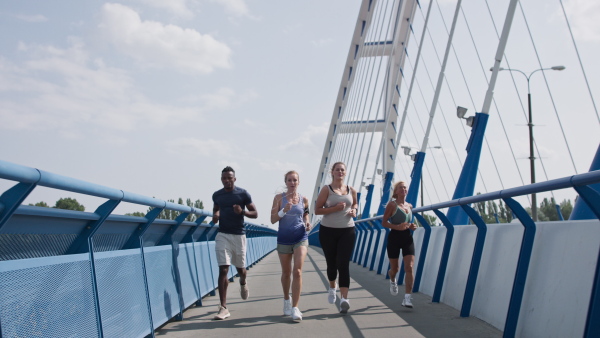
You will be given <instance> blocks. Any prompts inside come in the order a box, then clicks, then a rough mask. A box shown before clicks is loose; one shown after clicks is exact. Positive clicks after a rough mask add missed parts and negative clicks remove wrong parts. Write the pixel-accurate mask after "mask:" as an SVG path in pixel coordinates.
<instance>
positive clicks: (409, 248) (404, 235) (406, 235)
mask: <svg viewBox="0 0 600 338" xmlns="http://www.w3.org/2000/svg"><path fill="white" fill-rule="evenodd" d="M400 250H402V257H404V256H408V255H413V256H414V255H415V243H414V242H413V238H412V235H411V233H410V230H408V229H407V230H403V231H399V230H390V233H389V235H388V243H387V254H388V258H391V259H398V258H400Z"/></svg>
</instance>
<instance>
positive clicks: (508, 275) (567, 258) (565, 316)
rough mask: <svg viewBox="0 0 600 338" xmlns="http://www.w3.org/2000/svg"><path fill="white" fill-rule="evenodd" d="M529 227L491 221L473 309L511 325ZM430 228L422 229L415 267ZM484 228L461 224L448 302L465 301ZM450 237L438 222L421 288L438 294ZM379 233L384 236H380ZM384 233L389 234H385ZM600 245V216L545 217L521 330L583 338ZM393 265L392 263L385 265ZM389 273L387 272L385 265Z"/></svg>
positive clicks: (446, 282)
mask: <svg viewBox="0 0 600 338" xmlns="http://www.w3.org/2000/svg"><path fill="white" fill-rule="evenodd" d="M523 232H524V228H523V226H522V225H521V223H519V222H516V223H510V224H505V223H504V224H489V225H488V229H487V236H486V240H485V245H484V249H483V254H482V258H481V265H480V269H479V276H478V279H477V284H476V287H475V293H474V296H473V304H472V307H471V315H472V316H475V317H478V318H480V319H482V320H484V321H486V322H488V323H490V324H491V325H493V326H495V327H497V328H498V329H500V330H503V329H504V324H505V321H506V314H507V312H508V305H509V302H510V296H511V292H512V287H513V282H514V278H515V271H516V268H517V261H518V258H519V252H520V249H521V242H522V238H523ZM424 233H425V232H424V229H423V228H419V229H417V231H415V233H414V237H413V238H414V241H415V248H416V252H415V254H416V256H415V271H416V269H417V268H418V262H419V256H420V252H421V246H422V242H423V235H424ZM476 235H477V228H476V227H475V226H474V225H463V226H456V227H455V228H454V238H453V243H452V248H451V250H450V256H449V258H448V266H447V270H446V278H445V280H444V287H443V288H442V294H441V301H442V302H443V303H445V304H448V305H450V306H452V307H454V308H456V309H458V310H460V309H461V307H462V302H463V297H464V292H465V286H466V283H467V277H468V274H469V269H470V266H471V258H472V256H473V248H474V245H475V238H476ZM445 237H446V228H445V227H433V228H432V231H431V239H430V242H429V247H428V250H427V257H426V261H425V263H424V266H425V269H424V270H423V274H422V278H421V285H420V289H419V292H421V293H424V294H427V295H429V296H433V292H434V289H435V283H436V279H437V275H438V271H439V265H440V260H441V255H442V250H443V247H444V240H445ZM374 239H376V236H375V237H374ZM382 240H383V239H382ZM599 250H600V221H598V220H586V221H564V222H540V223H537V227H536V235H535V241H534V246H533V252H532V256H531V262H530V264H529V271H528V274H527V282H526V284H525V290H524V296H523V303H522V305H521V311H520V315H519V323H518V326H517V336H520V337H581V336H582V335H583V333H584V326H585V321H586V318H587V311H588V306H589V301H590V296H591V288H592V283H593V279H594V272H595V269H596V264H597V260H598V252H599ZM386 267H387V260H386V265H385V266H384V270H385V268H386ZM383 273H386V271H383Z"/></svg>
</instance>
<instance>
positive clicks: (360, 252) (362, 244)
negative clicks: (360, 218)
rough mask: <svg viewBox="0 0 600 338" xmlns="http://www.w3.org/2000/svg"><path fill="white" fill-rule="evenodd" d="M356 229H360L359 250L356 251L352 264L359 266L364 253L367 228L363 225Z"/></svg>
mask: <svg viewBox="0 0 600 338" xmlns="http://www.w3.org/2000/svg"><path fill="white" fill-rule="evenodd" d="M358 228H359V229H360V239H359V241H360V249H359V250H356V251H357V252H358V255H357V257H356V258H355V259H354V263H357V264H359V265H360V262H361V261H362V258H363V255H364V253H365V244H367V226H366V225H363V224H359V225H358Z"/></svg>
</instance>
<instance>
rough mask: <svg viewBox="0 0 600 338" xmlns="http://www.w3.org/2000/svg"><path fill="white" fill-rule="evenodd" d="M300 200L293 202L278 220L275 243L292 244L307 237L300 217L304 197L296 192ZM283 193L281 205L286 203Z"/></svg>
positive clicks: (302, 212) (302, 210)
mask: <svg viewBox="0 0 600 338" xmlns="http://www.w3.org/2000/svg"><path fill="white" fill-rule="evenodd" d="M298 196H299V200H300V202H298V203H297V204H294V205H293V206H292V208H291V209H290V211H288V212H287V213H286V214H285V215H284V216H283V218H281V219H280V220H279V230H278V231H277V244H283V245H294V244H296V243H299V242H302V241H304V240H306V239H308V235H307V234H306V228H305V225H304V221H303V220H302V217H303V216H304V198H302V196H301V195H300V194H298ZM287 203H288V201H287V198H286V196H285V193H282V198H281V205H282V206H285V205H287Z"/></svg>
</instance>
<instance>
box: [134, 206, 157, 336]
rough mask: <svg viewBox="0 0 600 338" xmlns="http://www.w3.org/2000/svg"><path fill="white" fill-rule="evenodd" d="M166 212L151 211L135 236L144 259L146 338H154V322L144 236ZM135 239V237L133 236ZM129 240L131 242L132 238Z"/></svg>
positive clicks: (155, 209)
mask: <svg viewBox="0 0 600 338" xmlns="http://www.w3.org/2000/svg"><path fill="white" fill-rule="evenodd" d="M163 210H164V208H154V209H152V210H150V212H148V213H147V214H146V216H145V218H146V224H144V226H141V227H139V228H138V230H139V231H136V232H135V233H134V234H137V236H138V238H137V240H138V241H137V242H138V245H139V248H140V256H141V259H142V276H143V278H144V291H145V292H146V306H147V307H148V317H149V318H148V319H149V320H150V334H149V335H147V336H146V337H154V321H153V320H152V303H151V302H150V287H149V286H148V274H147V272H146V257H145V255H144V234H146V231H148V229H150V226H151V225H152V223H154V220H156V218H157V217H158V216H159V215H160V213H161V212H162V211H163ZM132 237H133V236H132ZM132 237H130V238H129V240H131V238H132ZM125 247H127V248H128V249H133V248H134V247H133V246H131V245H129V246H128V244H125Z"/></svg>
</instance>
